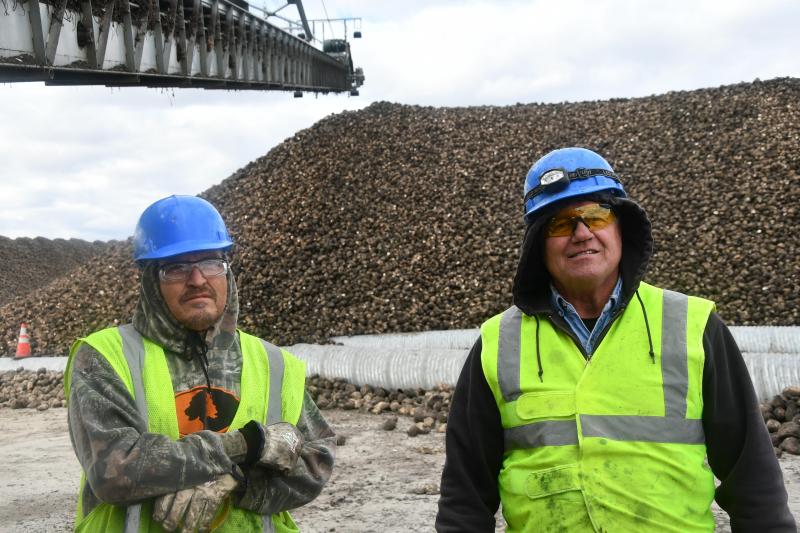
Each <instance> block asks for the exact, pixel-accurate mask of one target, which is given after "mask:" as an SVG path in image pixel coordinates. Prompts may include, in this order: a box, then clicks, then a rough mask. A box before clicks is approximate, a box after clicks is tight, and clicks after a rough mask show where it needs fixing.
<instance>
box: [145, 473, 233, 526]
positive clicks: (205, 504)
mask: <svg viewBox="0 0 800 533" xmlns="http://www.w3.org/2000/svg"><path fill="white" fill-rule="evenodd" d="M237 484H238V481H236V479H235V478H234V477H233V476H232V475H230V474H222V475H221V476H218V477H217V478H216V479H214V480H212V481H206V482H205V483H202V484H200V485H197V486H196V487H189V488H188V489H183V490H179V491H178V492H174V493H170V494H164V495H163V496H159V497H158V498H156V501H155V504H154V505H153V520H155V521H156V522H160V523H161V525H162V526H163V527H164V529H166V530H167V531H175V530H176V529H177V528H178V526H179V525H180V524H181V523H182V524H183V527H182V528H181V533H193V532H194V531H199V532H200V533H207V532H208V531H211V523H212V522H213V520H214V516H215V515H216V514H217V511H218V510H219V508H220V506H221V505H222V503H223V502H224V500H225V498H226V497H227V496H228V494H230V493H231V491H232V490H233V489H235V488H236V485H237Z"/></svg>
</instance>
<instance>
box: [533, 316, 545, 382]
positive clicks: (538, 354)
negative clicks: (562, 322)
mask: <svg viewBox="0 0 800 533" xmlns="http://www.w3.org/2000/svg"><path fill="white" fill-rule="evenodd" d="M533 318H535V319H536V363H537V364H538V365H539V382H540V383H544V378H542V376H544V368H542V354H541V352H540V351H539V317H538V316H537V315H533Z"/></svg>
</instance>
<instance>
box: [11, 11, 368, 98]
mask: <svg viewBox="0 0 800 533" xmlns="http://www.w3.org/2000/svg"><path fill="white" fill-rule="evenodd" d="M289 3H290V4H295V5H296V6H297V7H298V10H299V12H300V13H301V15H302V18H303V19H304V20H305V13H304V12H303V10H302V3H301V1H300V0H294V1H290V2H289ZM306 25H307V23H306ZM363 79H364V78H363V74H362V72H361V69H356V70H355V71H354V69H353V67H352V60H351V61H349V62H346V61H342V60H341V59H337V58H336V57H332V56H331V55H329V54H326V53H324V52H323V51H321V50H319V49H318V48H315V47H314V46H312V44H310V43H309V42H307V41H306V40H304V39H301V38H298V37H296V36H294V35H292V33H290V32H288V31H285V30H283V29H280V28H278V27H277V26H274V25H272V24H270V23H269V22H267V21H266V20H265V19H263V18H260V17H258V16H256V15H254V14H252V13H250V11H249V9H248V5H247V3H246V2H243V1H242V0H94V1H93V0H0V82H22V81H44V82H45V83H46V84H48V85H107V86H115V87H117V86H146V87H198V88H204V89H256V90H284V91H295V94H296V95H297V94H298V93H302V92H303V91H308V92H318V93H328V92H350V93H351V94H354V95H355V94H358V91H357V88H358V87H359V86H360V85H361V84H362V83H363Z"/></svg>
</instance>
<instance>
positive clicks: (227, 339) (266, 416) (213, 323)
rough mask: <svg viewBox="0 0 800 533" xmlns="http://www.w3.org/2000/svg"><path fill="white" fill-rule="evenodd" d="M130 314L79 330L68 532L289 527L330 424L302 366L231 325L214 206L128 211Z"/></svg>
mask: <svg viewBox="0 0 800 533" xmlns="http://www.w3.org/2000/svg"><path fill="white" fill-rule="evenodd" d="M133 246H134V259H135V261H136V262H137V263H138V264H139V266H140V268H141V285H140V291H139V302H138V305H137V308H136V311H135V312H134V315H133V321H132V323H131V324H126V325H123V326H120V327H113V328H108V329H104V330H102V331H98V332H96V333H93V334H91V335H89V336H88V337H86V338H82V339H78V341H77V342H76V343H75V344H74V345H73V347H72V350H71V352H70V359H69V362H68V367H67V371H66V372H65V374H64V375H65V389H66V392H67V398H68V401H69V403H68V407H69V409H68V412H69V430H70V437H71V439H72V444H73V447H74V449H75V453H76V455H77V457H78V460H79V462H80V464H81V466H82V468H83V474H84V476H83V479H82V480H81V490H80V493H79V497H78V512H77V518H76V522H75V528H76V530H78V531H90V532H103V531H125V532H126V533H128V532H130V533H134V532H137V531H151V532H154V531H164V530H166V531H175V530H178V529H180V531H182V532H193V531H201V532H203V531H211V530H213V531H230V532H255V531H264V532H268V531H270V532H272V531H274V532H291V531H298V528H297V526H296V525H295V523H294V521H293V520H292V518H291V516H290V515H289V513H288V510H289V509H294V508H297V507H299V506H301V505H304V504H306V503H308V502H309V501H311V500H313V499H314V498H315V497H316V496H317V495H318V494H319V493H320V491H321V490H322V487H323V485H324V484H325V483H326V482H327V480H328V478H329V477H330V474H331V469H332V467H333V460H334V455H335V451H336V443H335V435H334V434H333V432H332V431H331V429H330V427H329V426H328V425H327V423H326V422H325V420H324V419H323V417H322V415H321V414H320V412H319V410H318V409H317V407H316V405H314V402H313V401H312V400H311V398H310V397H309V396H308V394H307V393H306V392H305V388H304V387H305V365H304V363H303V362H302V361H300V360H299V359H297V358H295V357H294V356H293V355H292V354H290V353H288V352H286V351H285V350H282V349H280V348H278V347H277V346H274V345H272V344H270V343H269V342H267V341H265V340H262V339H259V338H257V337H254V336H252V335H249V334H247V333H245V332H243V331H241V330H238V329H237V328H236V323H237V318H238V314H239V299H238V292H237V289H236V282H235V278H234V275H233V273H232V272H231V269H230V264H229V262H228V255H227V254H228V252H229V251H230V249H231V247H232V246H233V241H232V240H231V238H230V236H229V235H228V231H227V229H226V227H225V223H224V222H223V220H222V217H221V216H220V214H219V213H218V212H217V210H216V209H215V208H214V206H212V205H211V204H210V203H208V202H207V201H205V200H203V199H201V198H197V197H194V196H170V197H168V198H164V199H162V200H159V201H157V202H155V203H154V204H152V205H151V206H150V207H148V208H147V209H146V210H145V211H144V213H142V215H141V217H140V218H139V222H138V224H137V226H136V233H135V235H134V239H133Z"/></svg>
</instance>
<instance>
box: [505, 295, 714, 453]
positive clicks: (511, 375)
mask: <svg viewBox="0 0 800 533" xmlns="http://www.w3.org/2000/svg"><path fill="white" fill-rule="evenodd" d="M663 294H664V296H663V303H662V312H663V320H662V336H661V354H662V360H661V369H662V370H661V371H662V380H663V390H664V404H665V416H663V417H662V416H630V415H584V414H581V415H579V417H580V425H581V433H582V434H583V435H584V436H587V437H606V438H609V439H614V440H621V441H644V442H664V443H676V444H702V443H703V442H705V435H704V432H703V425H702V420H699V419H687V418H686V393H687V391H688V389H689V375H688V361H687V358H688V356H687V347H686V318H687V309H688V302H689V299H688V297H687V296H686V295H684V294H680V293H677V292H672V291H668V290H665V291H664V293H663ZM521 329H522V311H521V310H520V309H519V308H518V307H516V306H513V307H511V308H509V309H507V310H506V311H505V312H504V313H503V315H502V317H501V319H500V332H499V338H498V355H497V381H498V386H499V388H500V391H501V393H502V396H503V399H504V400H505V401H506V402H513V401H516V400H517V399H518V398H519V396H520V394H521V391H520V361H521V359H522V358H521V352H520V350H521V344H522V342H521ZM665 355H666V357H665ZM504 441H505V444H506V450H513V449H521V448H537V447H540V446H550V445H555V446H557V445H567V444H578V427H577V422H576V421H575V420H563V421H543V422H534V423H532V424H526V425H522V426H518V427H514V428H510V429H505V430H504Z"/></svg>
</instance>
